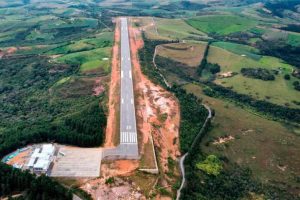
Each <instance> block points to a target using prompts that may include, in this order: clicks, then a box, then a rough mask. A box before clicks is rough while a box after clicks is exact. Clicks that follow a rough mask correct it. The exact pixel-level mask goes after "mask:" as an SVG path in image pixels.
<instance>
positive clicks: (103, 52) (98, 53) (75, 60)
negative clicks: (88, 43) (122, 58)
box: [55, 47, 111, 72]
mask: <svg viewBox="0 0 300 200" xmlns="http://www.w3.org/2000/svg"><path fill="white" fill-rule="evenodd" d="M110 52H111V48H110V47H105V48H98V49H94V50H90V51H82V52H76V53H70V54H66V55H64V56H61V57H58V58H56V59H55V61H56V62H62V63H67V64H76V65H80V71H81V72H85V71H88V70H95V69H98V68H99V69H100V68H101V69H102V70H103V71H104V72H109V70H110V67H109V66H110V61H109V60H110V59H109V58H110Z"/></svg>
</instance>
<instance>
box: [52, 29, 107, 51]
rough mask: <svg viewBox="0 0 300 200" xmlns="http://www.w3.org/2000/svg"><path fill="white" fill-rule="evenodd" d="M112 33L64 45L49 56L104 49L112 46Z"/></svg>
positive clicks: (104, 33)
mask: <svg viewBox="0 0 300 200" xmlns="http://www.w3.org/2000/svg"><path fill="white" fill-rule="evenodd" d="M112 42H113V34H112V32H102V33H99V34H98V35H96V36H95V37H94V38H87V39H82V40H79V41H73V42H71V43H70V44H66V45H62V46H60V47H58V48H55V49H53V50H51V51H49V52H48V54H67V53H73V52H79V51H87V50H92V49H96V48H104V47H110V46H112Z"/></svg>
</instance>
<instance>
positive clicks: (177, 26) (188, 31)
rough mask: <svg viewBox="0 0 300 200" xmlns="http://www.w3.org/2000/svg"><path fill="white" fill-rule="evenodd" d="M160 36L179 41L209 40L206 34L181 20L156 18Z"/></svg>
mask: <svg viewBox="0 0 300 200" xmlns="http://www.w3.org/2000/svg"><path fill="white" fill-rule="evenodd" d="M154 21H155V24H156V26H157V31H158V33H159V35H162V36H164V37H168V38H171V39H178V40H192V39H199V38H207V36H206V34H205V33H203V32H201V31H199V30H197V29H195V28H193V27H192V26H190V25H188V24H187V23H186V22H185V21H184V20H181V19H163V18H154Z"/></svg>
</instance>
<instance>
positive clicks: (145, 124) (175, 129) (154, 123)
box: [129, 26, 180, 186]
mask: <svg viewBox="0 0 300 200" xmlns="http://www.w3.org/2000/svg"><path fill="white" fill-rule="evenodd" d="M129 33H130V47H131V57H132V58H131V60H132V64H133V73H134V89H135V96H136V102H135V103H136V112H137V113H136V114H137V118H138V121H137V126H138V130H139V132H140V133H141V134H142V136H143V142H144V143H146V142H147V141H148V139H149V134H151V133H152V135H153V139H154V144H155V146H156V148H157V149H158V150H159V152H160V153H159V160H158V162H159V163H160V165H161V166H162V168H163V171H164V172H167V171H168V170H169V169H168V164H167V163H168V161H167V159H168V157H171V158H172V159H176V157H178V156H179V155H180V152H179V141H178V136H179V121H180V112H179V104H178V102H177V100H176V98H175V97H174V96H173V95H172V94H171V93H169V92H168V91H166V90H164V89H163V88H162V87H160V86H158V85H155V84H153V83H152V82H151V81H150V80H149V79H147V78H146V77H145V76H144V75H143V73H142V71H141V66H140V63H139V59H138V50H139V49H140V48H142V47H143V40H142V37H141V32H140V31H139V29H137V28H133V27H132V26H130V27H129ZM163 114H165V115H166V116H167V118H166V119H165V120H162V119H161V116H162V115H163ZM140 146H141V151H143V144H140ZM164 186H167V185H164Z"/></svg>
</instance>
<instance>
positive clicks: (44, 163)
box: [27, 144, 55, 173]
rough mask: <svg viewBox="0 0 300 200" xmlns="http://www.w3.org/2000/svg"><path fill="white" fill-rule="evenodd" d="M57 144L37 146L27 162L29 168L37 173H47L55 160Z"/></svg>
mask: <svg viewBox="0 0 300 200" xmlns="http://www.w3.org/2000/svg"><path fill="white" fill-rule="evenodd" d="M54 153H55V146H54V145H53V144H44V145H42V146H41V147H40V148H36V149H35V150H34V152H33V153H32V155H31V157H30V160H29V162H28V164H27V167H28V169H30V170H32V171H33V172H35V173H46V172H47V170H48V169H49V166H50V164H51V163H52V161H53V158H54Z"/></svg>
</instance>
